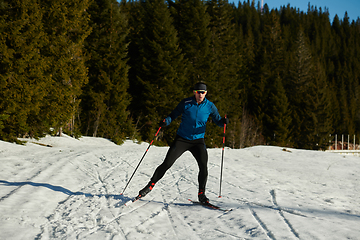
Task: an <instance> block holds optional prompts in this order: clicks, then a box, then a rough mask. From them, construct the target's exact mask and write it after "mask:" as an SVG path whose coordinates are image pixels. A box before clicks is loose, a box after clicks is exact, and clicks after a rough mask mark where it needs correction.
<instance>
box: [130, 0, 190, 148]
mask: <svg viewBox="0 0 360 240" xmlns="http://www.w3.org/2000/svg"><path fill="white" fill-rule="evenodd" d="M140 5H141V9H138V11H139V12H140V17H139V18H138V19H136V22H135V23H134V25H135V26H136V27H137V28H135V29H134V31H136V33H135V34H134V35H132V36H131V37H134V36H137V37H138V38H139V39H141V41H137V42H136V44H134V45H133V46H132V49H131V51H132V52H135V53H137V54H138V55H136V56H135V58H136V60H137V61H136V62H135V61H133V60H132V61H130V64H131V65H130V66H131V68H133V69H134V71H135V70H136V72H135V73H133V74H132V75H131V77H132V79H131V80H130V83H131V89H130V92H131V93H132V95H133V96H134V97H133V104H132V109H133V112H134V118H135V119H139V125H140V133H141V135H142V136H143V139H144V140H148V139H152V138H153V136H154V134H155V131H156V130H157V125H158V123H159V122H160V121H161V120H162V119H164V117H166V116H167V115H168V114H169V113H170V112H171V111H172V110H173V109H174V108H175V107H176V105H177V104H178V103H179V102H180V100H181V99H182V98H183V97H184V96H185V94H187V93H185V94H184V93H183V89H185V86H186V80H185V76H186V68H185V65H184V62H183V59H184V57H183V54H182V52H181V49H180V48H179V40H178V37H177V31H176V29H175V27H174V25H173V19H172V17H171V15H170V10H169V9H168V6H167V5H166V4H165V3H164V2H163V1H160V0H150V1H145V2H141V3H140ZM133 20H135V19H133ZM138 21H141V24H140V23H139V22H138ZM135 109H136V111H135ZM176 129H177V124H172V125H171V126H170V127H168V128H166V131H165V134H164V136H165V137H164V141H165V142H168V141H171V140H172V139H173V137H174V135H175V131H176Z"/></svg>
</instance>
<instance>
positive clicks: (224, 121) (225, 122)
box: [222, 117, 230, 125]
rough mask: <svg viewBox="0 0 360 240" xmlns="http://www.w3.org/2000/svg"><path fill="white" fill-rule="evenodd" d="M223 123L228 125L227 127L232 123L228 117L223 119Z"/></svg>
mask: <svg viewBox="0 0 360 240" xmlns="http://www.w3.org/2000/svg"><path fill="white" fill-rule="evenodd" d="M222 121H223V123H224V124H226V125H228V124H229V122H230V121H229V119H228V118H226V117H223V118H222Z"/></svg>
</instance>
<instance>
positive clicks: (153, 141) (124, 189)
mask: <svg viewBox="0 0 360 240" xmlns="http://www.w3.org/2000/svg"><path fill="white" fill-rule="evenodd" d="M160 129H161V127H159V129H158V130H157V132H156V134H155V136H154V138H153V140H152V141H151V143H150V145H149V146H148V148H147V149H146V151H145V153H144V155H143V156H142V158H141V160H140V162H139V164H138V165H137V167H136V168H135V170H134V172H133V174H132V175H131V177H130V179H129V181H128V182H127V184H126V186H125V188H124V190H123V191H122V193H121V194H120V195H123V194H124V192H125V189H126V188H127V186H128V185H129V183H130V181H131V179H132V178H133V177H134V175H135V172H136V171H137V169H138V168H139V166H140V164H141V162H142V161H143V159H144V157H145V155H146V153H147V152H148V151H149V148H150V147H151V145H152V143H153V142H154V140H155V138H156V136H157V135H158V133H159V132H160Z"/></svg>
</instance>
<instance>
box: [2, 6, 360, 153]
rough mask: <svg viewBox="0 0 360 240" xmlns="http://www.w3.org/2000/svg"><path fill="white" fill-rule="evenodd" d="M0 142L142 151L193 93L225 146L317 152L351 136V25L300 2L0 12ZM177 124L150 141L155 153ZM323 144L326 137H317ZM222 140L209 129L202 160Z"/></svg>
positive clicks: (358, 113)
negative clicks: (93, 141)
mask: <svg viewBox="0 0 360 240" xmlns="http://www.w3.org/2000/svg"><path fill="white" fill-rule="evenodd" d="M0 29H1V30H0V32H1V35H0V64H1V65H0V139H1V140H4V141H10V142H13V141H17V138H18V137H34V138H39V137H42V136H44V134H53V135H56V134H58V133H60V132H65V133H67V134H69V135H71V136H75V137H80V136H95V137H104V138H108V139H111V140H112V141H114V142H115V143H118V144H120V143H122V142H123V141H124V140H125V139H127V138H128V139H137V140H140V141H149V140H151V139H152V138H153V137H154V134H155V133H156V131H157V129H158V123H159V122H160V121H161V120H162V119H163V118H164V117H166V116H167V115H168V114H169V113H170V112H171V110H172V109H174V108H175V107H176V105H177V104H178V103H179V101H180V100H181V99H183V98H184V97H189V96H192V94H193V93H192V87H193V85H194V84H195V83H196V82H200V81H201V82H205V83H206V84H207V85H208V94H207V98H208V99H209V100H210V101H212V102H214V103H215V105H216V106H217V108H218V110H219V112H220V114H221V115H222V116H224V115H225V114H227V116H228V118H229V119H230V124H229V125H228V126H227V130H226V145H227V146H229V147H232V148H242V147H247V146H253V145H257V144H269V145H277V146H284V147H285V146H286V147H295V148H304V149H324V148H325V147H326V146H327V145H328V144H329V141H331V140H332V137H331V135H333V134H334V133H337V134H350V135H354V134H358V133H360V109H359V108H360V104H359V103H360V101H359V100H360V58H359V56H360V19H359V18H358V19H357V20H356V21H350V20H349V17H348V16H347V13H345V14H344V16H343V17H339V16H337V15H336V16H335V17H334V19H330V18H329V13H328V9H321V8H317V7H316V6H312V5H310V3H309V6H308V10H307V12H303V11H300V10H299V9H296V8H294V7H292V6H290V5H287V6H282V7H280V8H279V9H269V8H268V6H267V5H265V6H264V8H263V9H261V6H260V3H259V2H257V3H254V1H249V0H247V1H244V2H243V1H240V2H239V3H238V4H236V5H234V4H229V3H228V1H227V0H208V1H202V0H174V1H173V0H169V1H163V0H141V1H121V2H117V1H116V0H62V1H52V0H0ZM179 123H180V120H177V121H175V122H173V123H172V124H171V125H170V126H168V127H166V128H164V129H163V130H162V131H161V132H160V134H159V135H158V138H157V140H156V141H155V143H156V144H157V145H168V144H169V143H170V142H171V141H172V139H173V138H174V136H175V134H176V130H177V127H178V125H179ZM330 134H331V135H330ZM222 135H223V130H222V129H221V128H219V127H217V126H216V125H215V124H214V123H212V122H211V120H210V121H209V123H208V124H207V133H206V135H205V141H206V144H207V146H208V147H218V146H221V145H222Z"/></svg>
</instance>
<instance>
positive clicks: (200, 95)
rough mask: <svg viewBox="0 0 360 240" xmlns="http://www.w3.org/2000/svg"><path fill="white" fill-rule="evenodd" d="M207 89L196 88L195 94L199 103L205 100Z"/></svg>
mask: <svg viewBox="0 0 360 240" xmlns="http://www.w3.org/2000/svg"><path fill="white" fill-rule="evenodd" d="M206 93H207V91H203V90H194V95H195V99H196V102H197V103H201V102H202V101H204V98H205V96H206Z"/></svg>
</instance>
